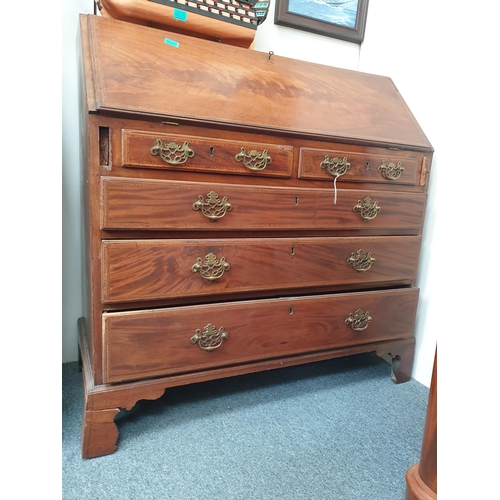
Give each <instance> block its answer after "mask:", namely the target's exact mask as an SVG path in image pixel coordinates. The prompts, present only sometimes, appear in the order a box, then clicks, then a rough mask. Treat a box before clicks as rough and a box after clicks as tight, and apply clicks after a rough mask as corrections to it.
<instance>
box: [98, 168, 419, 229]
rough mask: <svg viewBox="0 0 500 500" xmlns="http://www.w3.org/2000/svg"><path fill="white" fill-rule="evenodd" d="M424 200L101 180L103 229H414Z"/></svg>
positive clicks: (383, 194) (361, 192) (381, 193)
mask: <svg viewBox="0 0 500 500" xmlns="http://www.w3.org/2000/svg"><path fill="white" fill-rule="evenodd" d="M425 201H426V195H425V194H422V193H392V192H388V191H368V190H354V189H349V190H342V189H339V190H338V191H337V192H336V204H334V191H333V189H332V190H329V189H303V188H274V187H255V186H252V187H249V186H235V185H231V184H206V183H198V182H179V181H161V180H143V179H127V178H113V177H102V178H101V203H102V219H101V228H102V229H145V230H161V229H165V230H193V229H195V230H200V231H220V230H279V229H282V230H286V229H304V230H308V229H309V230H314V229H330V230H343V229H356V230H359V229H370V230H406V231H408V230H410V231H415V234H416V233H418V232H419V230H420V228H421V226H422V223H423V216H424V210H425Z"/></svg>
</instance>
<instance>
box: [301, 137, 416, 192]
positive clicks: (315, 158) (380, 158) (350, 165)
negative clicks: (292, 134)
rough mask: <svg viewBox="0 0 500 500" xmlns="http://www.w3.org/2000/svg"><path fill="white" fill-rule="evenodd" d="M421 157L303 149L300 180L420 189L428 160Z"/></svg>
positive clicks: (389, 152)
mask: <svg viewBox="0 0 500 500" xmlns="http://www.w3.org/2000/svg"><path fill="white" fill-rule="evenodd" d="M423 158H424V156H423V155H422V153H416V152H412V151H392V150H389V149H386V150H382V149H381V150H380V151H378V150H377V152H376V153H365V152H355V151H352V148H351V149H349V147H348V146H343V147H342V146H341V145H339V147H338V148H332V149H312V148H301V149H300V159H299V174H298V175H299V178H301V179H317V180H332V179H334V178H335V177H337V179H338V180H342V181H353V182H378V183H387V184H407V185H412V186H417V185H419V182H420V173H421V170H422V166H423V163H422V162H424V161H425V160H423Z"/></svg>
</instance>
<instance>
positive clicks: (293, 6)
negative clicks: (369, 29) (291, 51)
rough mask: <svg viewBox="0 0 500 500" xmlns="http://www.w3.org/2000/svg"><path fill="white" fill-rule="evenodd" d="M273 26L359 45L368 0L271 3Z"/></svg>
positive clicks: (310, 0) (363, 33)
mask: <svg viewBox="0 0 500 500" xmlns="http://www.w3.org/2000/svg"><path fill="white" fill-rule="evenodd" d="M275 1H276V10H275V15H274V23H275V24H280V25H282V26H288V27H289V28H296V29H299V30H303V31H310V32H311V33H317V34H319V35H324V36H330V37H332V38H339V39H341V40H346V41H348V42H355V43H361V42H362V41H363V38H364V35H365V25H366V11H367V10H368V0H338V1H336V0H275Z"/></svg>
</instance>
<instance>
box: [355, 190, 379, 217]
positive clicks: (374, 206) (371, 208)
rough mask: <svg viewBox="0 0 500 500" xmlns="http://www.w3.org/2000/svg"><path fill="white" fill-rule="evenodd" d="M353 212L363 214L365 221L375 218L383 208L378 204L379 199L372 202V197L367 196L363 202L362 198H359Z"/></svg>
mask: <svg viewBox="0 0 500 500" xmlns="http://www.w3.org/2000/svg"><path fill="white" fill-rule="evenodd" d="M352 210H353V212H356V213H358V214H359V215H361V217H362V218H363V220H364V221H365V222H367V221H369V220H372V219H374V218H375V217H376V216H377V214H378V213H379V212H380V210H381V208H380V207H379V206H378V201H374V202H373V203H372V199H371V198H370V197H369V196H367V197H366V198H365V199H364V200H363V203H361V200H358V204H357V205H356V206H355V207H353V208H352Z"/></svg>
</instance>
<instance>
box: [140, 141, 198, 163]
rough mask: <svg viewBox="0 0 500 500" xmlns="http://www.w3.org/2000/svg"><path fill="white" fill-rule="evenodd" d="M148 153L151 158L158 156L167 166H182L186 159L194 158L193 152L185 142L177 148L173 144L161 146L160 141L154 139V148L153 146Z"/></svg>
mask: <svg viewBox="0 0 500 500" xmlns="http://www.w3.org/2000/svg"><path fill="white" fill-rule="evenodd" d="M150 151H151V154H152V155H153V156H158V155H160V157H161V159H162V160H163V161H164V162H165V163H168V164H169V165H182V164H183V163H186V161H187V159H188V158H192V157H193V156H194V151H193V150H192V149H191V148H190V147H189V142H187V141H186V142H185V143H184V144H183V145H182V146H178V145H177V144H176V143H175V142H170V143H169V144H166V145H165V146H163V145H162V143H161V141H160V139H156V146H153V147H152V148H151V149H150Z"/></svg>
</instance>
